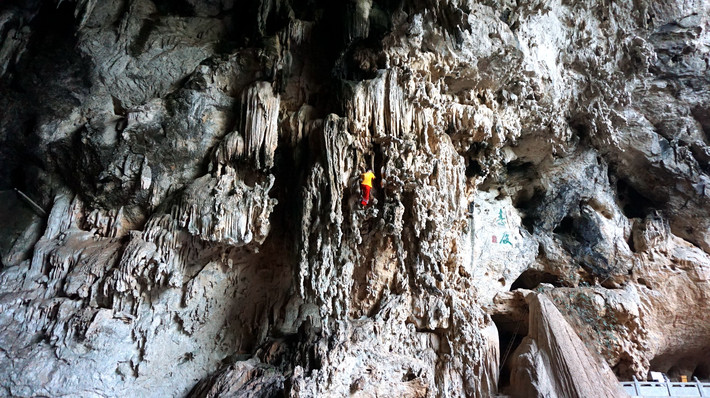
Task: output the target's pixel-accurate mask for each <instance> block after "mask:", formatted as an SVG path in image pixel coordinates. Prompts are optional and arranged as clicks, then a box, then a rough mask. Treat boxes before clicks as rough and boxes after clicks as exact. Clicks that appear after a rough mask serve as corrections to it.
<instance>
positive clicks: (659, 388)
mask: <svg viewBox="0 0 710 398" xmlns="http://www.w3.org/2000/svg"><path fill="white" fill-rule="evenodd" d="M693 379H694V381H692V382H688V383H682V382H675V381H668V380H666V381H638V380H636V377H634V381H622V382H621V385H622V387H624V390H625V391H626V392H627V393H628V394H629V395H631V396H632V397H710V383H701V382H700V381H699V380H698V378H697V377H693Z"/></svg>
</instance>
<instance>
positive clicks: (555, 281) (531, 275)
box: [510, 269, 562, 291]
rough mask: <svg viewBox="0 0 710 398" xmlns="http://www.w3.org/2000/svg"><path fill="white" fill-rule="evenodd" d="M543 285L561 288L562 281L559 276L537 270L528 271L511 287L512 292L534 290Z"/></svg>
mask: <svg viewBox="0 0 710 398" xmlns="http://www.w3.org/2000/svg"><path fill="white" fill-rule="evenodd" d="M541 283H549V284H551V285H552V286H555V287H561V286H562V281H561V280H560V277H559V276H558V275H554V274H552V273H549V272H545V271H539V270H536V269H528V270H525V271H523V273H522V274H520V276H519V277H518V278H517V279H516V280H515V281H514V282H513V284H512V285H511V286H510V290H511V291H513V290H516V289H528V290H532V289H535V288H536V287H538V286H540V284H541Z"/></svg>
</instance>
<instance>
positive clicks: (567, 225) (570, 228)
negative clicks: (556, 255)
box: [552, 216, 575, 236]
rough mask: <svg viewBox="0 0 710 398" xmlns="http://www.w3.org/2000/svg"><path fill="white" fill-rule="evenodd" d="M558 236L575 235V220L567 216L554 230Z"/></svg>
mask: <svg viewBox="0 0 710 398" xmlns="http://www.w3.org/2000/svg"><path fill="white" fill-rule="evenodd" d="M552 232H553V233H556V234H558V235H572V236H574V235H575V227H574V219H573V218H572V217H570V216H565V217H564V218H563V219H562V221H560V223H559V224H558V225H557V226H556V227H555V229H553V230H552Z"/></svg>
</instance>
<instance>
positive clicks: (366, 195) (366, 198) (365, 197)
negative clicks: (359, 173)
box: [360, 184, 370, 206]
mask: <svg viewBox="0 0 710 398" xmlns="http://www.w3.org/2000/svg"><path fill="white" fill-rule="evenodd" d="M360 189H361V190H362V200H361V201H360V203H361V204H362V205H363V206H365V205H367V204H368V203H369V202H370V187H369V186H367V185H362V184H360Z"/></svg>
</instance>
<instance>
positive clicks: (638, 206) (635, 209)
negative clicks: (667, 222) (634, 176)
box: [616, 179, 657, 218]
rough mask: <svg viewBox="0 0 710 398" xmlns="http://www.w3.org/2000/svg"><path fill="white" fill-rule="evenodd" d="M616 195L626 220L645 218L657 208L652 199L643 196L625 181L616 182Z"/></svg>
mask: <svg viewBox="0 0 710 398" xmlns="http://www.w3.org/2000/svg"><path fill="white" fill-rule="evenodd" d="M616 194H617V198H618V200H619V207H620V208H621V210H622V212H623V213H624V215H625V216H626V218H645V217H646V216H647V215H649V214H650V213H651V212H652V211H653V210H654V209H655V208H656V207H657V206H656V205H655V204H654V202H653V201H651V199H649V198H647V197H645V196H644V195H642V194H641V193H640V192H639V191H637V190H636V189H634V187H633V186H632V185H631V184H630V183H629V182H628V181H626V180H623V179H619V180H617V182H616Z"/></svg>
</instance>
